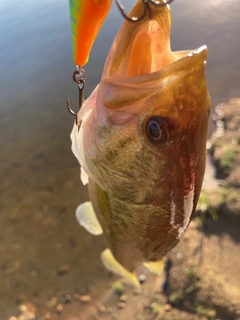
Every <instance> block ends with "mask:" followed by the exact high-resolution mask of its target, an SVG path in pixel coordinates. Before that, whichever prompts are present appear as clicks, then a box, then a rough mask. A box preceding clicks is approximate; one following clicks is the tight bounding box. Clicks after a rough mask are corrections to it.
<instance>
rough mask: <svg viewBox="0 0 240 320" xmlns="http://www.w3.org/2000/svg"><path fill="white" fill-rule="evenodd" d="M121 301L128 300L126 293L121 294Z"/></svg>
mask: <svg viewBox="0 0 240 320" xmlns="http://www.w3.org/2000/svg"><path fill="white" fill-rule="evenodd" d="M120 301H121V302H126V301H127V295H126V294H123V295H121V297H120Z"/></svg>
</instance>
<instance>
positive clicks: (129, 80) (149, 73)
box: [99, 1, 208, 109]
mask: <svg viewBox="0 0 240 320" xmlns="http://www.w3.org/2000/svg"><path fill="white" fill-rule="evenodd" d="M149 5H150V9H151V19H149V17H148V15H147V16H146V17H145V19H143V20H141V21H139V22H138V23H130V22H128V21H125V22H124V23H123V25H122V27H121V29H120V30H119V33H118V35H117V36H116V38H115V40H114V42H113V44H112V47H111V49H110V52H109V55H108V58H107V61H106V64H105V67H104V71H103V75H102V79H101V82H100V88H99V98H100V101H101V102H102V104H103V105H104V106H105V107H106V108H108V109H118V108H122V107H124V106H129V105H132V104H134V103H135V102H139V101H140V100H141V99H143V98H147V97H148V96H149V95H151V94H153V92H157V91H159V90H162V89H164V87H166V86H169V85H172V84H174V83H176V81H178V84H179V80H181V78H183V77H184V76H185V75H186V74H187V73H191V72H192V71H193V69H195V68H198V66H201V67H203V65H204V64H205V61H206V58H207V54H208V51H207V47H206V46H202V47H200V48H198V49H196V50H190V51H179V52H172V50H171V45H170V31H171V16H170V9H169V6H163V7H157V6H154V5H151V4H149ZM141 12H142V2H141V1H138V2H137V3H136V5H135V6H134V7H133V9H132V11H131V13H130V16H135V17H137V16H141Z"/></svg>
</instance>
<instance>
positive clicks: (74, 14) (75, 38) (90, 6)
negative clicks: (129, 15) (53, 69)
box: [69, 0, 112, 67]
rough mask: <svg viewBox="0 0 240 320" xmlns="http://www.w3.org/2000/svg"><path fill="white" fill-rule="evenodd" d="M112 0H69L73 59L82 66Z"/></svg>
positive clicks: (86, 59)
mask: <svg viewBox="0 0 240 320" xmlns="http://www.w3.org/2000/svg"><path fill="white" fill-rule="evenodd" d="M111 4H112V0H69V10H70V17H71V30H72V43H73V60H74V63H75V64H76V65H78V66H81V67H82V66H84V65H85V64H86V63H87V61H88V57H89V53H90V51H91V48H92V45H93V43H94V40H95V39H96V37H97V34H98V32H99V30H100V28H101V26H102V24H103V22H104V20H105V18H106V16H107V14H108V11H109V9H110V7H111Z"/></svg>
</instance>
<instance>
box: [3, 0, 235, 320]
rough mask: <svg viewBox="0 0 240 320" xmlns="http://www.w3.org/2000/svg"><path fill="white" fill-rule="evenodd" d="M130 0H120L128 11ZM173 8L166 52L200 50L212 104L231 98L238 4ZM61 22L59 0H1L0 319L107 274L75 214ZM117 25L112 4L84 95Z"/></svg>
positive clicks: (180, 2) (78, 188)
mask: <svg viewBox="0 0 240 320" xmlns="http://www.w3.org/2000/svg"><path fill="white" fill-rule="evenodd" d="M134 2H135V1H134V0H122V3H123V4H124V6H125V7H126V10H128V9H130V7H131V6H132V5H133V4H134ZM171 12H172V35H171V42H172V49H173V50H174V51H178V50H188V49H196V48H198V47H199V46H201V45H203V44H206V45H207V46H208V49H209V58H208V62H207V69H206V70H207V71H206V73H207V80H208V87H209V92H210V95H211V98H212V106H213V107H215V106H216V105H217V104H218V103H223V102H227V101H228V100H229V99H230V98H231V97H238V96H239V95H240V59H239V52H240V41H239V30H240V13H239V0H231V1H224V0H209V1H192V0H175V1H174V2H173V3H172V5H171ZM69 20H70V19H69V12H68V1H67V0H42V1H32V0H21V1H20V0H11V1H9V0H0V226H1V229H0V319H8V318H9V317H10V315H13V314H16V312H17V311H16V310H17V305H18V304H19V303H21V302H22V301H25V300H26V299H27V300H31V301H32V303H34V305H35V307H36V308H37V309H38V308H39V309H41V308H44V307H45V305H46V303H47V302H46V301H49V299H51V297H54V296H55V295H56V294H57V292H63V293H64V294H65V293H66V294H67V293H68V292H75V293H77V292H80V293H83V294H84V293H86V292H87V291H88V288H89V287H91V286H95V287H97V288H101V290H103V291H104V288H106V287H107V280H109V279H108V274H107V273H106V272H105V270H104V268H103V267H102V265H101V263H100V260H99V255H100V253H101V251H102V250H103V249H104V248H105V245H104V242H103V240H102V238H101V237H92V236H91V235H89V234H87V232H86V231H85V230H83V229H82V228H80V227H79V226H78V225H77V222H76V220H75V216H74V211H75V208H76V207H77V205H78V204H79V203H81V202H83V201H86V200H87V199H88V195H87V189H86V188H83V186H82V184H81V182H80V181H79V165H78V163H77V160H76V159H75V158H74V156H73V154H72V153H71V149H70V148H71V142H70V138H69V135H70V132H71V129H72V125H73V121H74V118H73V117H72V116H70V114H69V113H68V112H67V109H66V100H67V97H68V96H69V97H70V99H71V104H72V107H73V108H75V110H76V108H77V100H78V91H77V87H76V85H75V83H74V82H73V81H72V73H73V71H74V70H75V66H74V63H73V60H72V43H71V33H70V22H69ZM122 22H123V18H122V16H121V15H120V13H119V11H118V10H117V7H116V5H115V3H113V5H112V8H111V11H110V13H109V15H108V17H107V19H106V21H105V23H104V26H103V27H102V29H101V31H100V33H99V36H98V38H97V40H96V42H95V44H94V46H93V49H92V51H91V54H90V59H89V62H88V64H87V65H86V67H85V70H86V72H87V88H86V91H85V97H88V95H89V94H90V93H91V92H92V90H93V89H94V88H95V86H96V85H97V84H98V82H99V80H100V77H101V72H102V69H103V66H104V61H105V59H106V56H107V53H108V51H109V48H110V45H111V43H112V41H113V39H114V37H115V35H116V33H117V31H118V29H119V27H120V25H121V24H122ZM74 106H75V107H74ZM212 130H213V125H212V124H210V131H212ZM42 306H44V307H42ZM84 308H85V306H84ZM41 312H43V311H41ZM41 312H40V313H41ZM44 312H45V311H44Z"/></svg>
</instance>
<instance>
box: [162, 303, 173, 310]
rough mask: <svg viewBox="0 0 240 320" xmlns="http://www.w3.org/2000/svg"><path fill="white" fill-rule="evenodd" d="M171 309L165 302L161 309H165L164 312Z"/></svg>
mask: <svg viewBox="0 0 240 320" xmlns="http://www.w3.org/2000/svg"><path fill="white" fill-rule="evenodd" d="M171 309H172V306H171V305H170V304H169V303H168V304H165V306H164V307H163V310H164V311H165V312H168V311H170V310H171Z"/></svg>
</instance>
